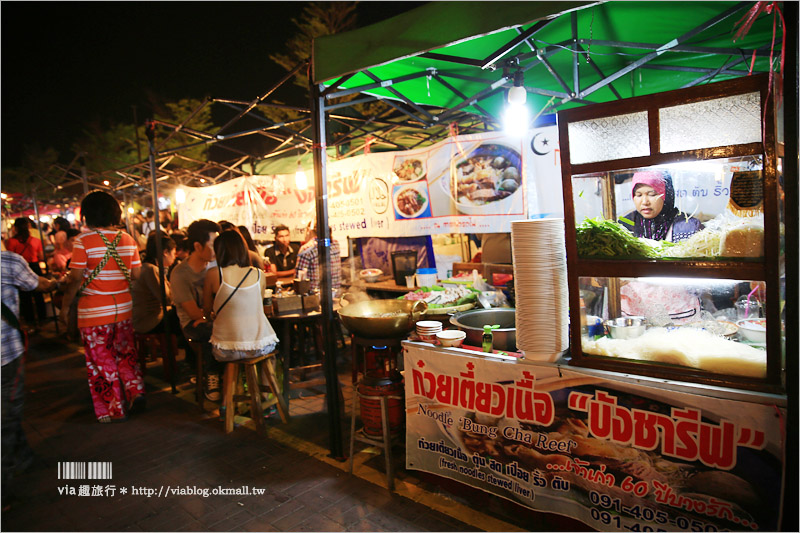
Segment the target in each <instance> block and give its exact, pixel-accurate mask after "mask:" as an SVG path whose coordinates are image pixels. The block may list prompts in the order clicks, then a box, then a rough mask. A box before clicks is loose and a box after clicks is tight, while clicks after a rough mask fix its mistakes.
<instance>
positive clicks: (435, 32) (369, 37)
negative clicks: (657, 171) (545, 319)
mask: <svg viewBox="0 0 800 533" xmlns="http://www.w3.org/2000/svg"><path fill="white" fill-rule="evenodd" d="M754 6H755V3H754V2H606V3H583V2H432V3H431V4H427V5H424V6H422V7H420V8H417V9H415V10H413V11H410V12H408V13H405V14H402V15H399V16H397V17H394V18H392V19H389V20H387V21H384V22H381V23H378V24H374V25H372V26H369V27H366V28H361V29H359V30H355V31H351V32H347V33H342V34H337V35H329V36H325V37H321V38H319V39H317V40H316V41H315V43H314V58H313V63H314V80H315V82H317V83H323V84H325V85H326V86H328V87H331V86H334V88H333V89H329V91H328V92H327V94H326V97H327V98H328V99H329V100H331V99H333V98H336V97H337V96H343V95H347V94H352V93H356V92H359V93H363V94H369V95H372V96H373V97H377V98H380V99H383V100H384V101H395V102H399V103H400V104H401V105H404V106H406V107H405V108H406V109H408V110H409V112H410V113H412V114H414V115H415V116H416V117H418V118H419V119H420V120H421V121H422V122H423V125H431V124H437V123H438V124H442V123H446V121H447V119H448V118H450V117H451V116H452V115H454V114H455V113H456V112H458V111H464V112H470V113H474V114H476V115H481V116H483V117H485V118H486V119H487V120H488V121H489V122H493V123H496V122H497V121H498V119H499V112H500V110H501V109H502V106H503V104H504V99H505V89H506V88H508V87H510V86H511V85H512V81H511V75H513V73H514V72H515V71H516V70H517V69H519V70H521V71H522V73H523V76H524V86H525V88H526V89H527V92H528V105H529V107H530V109H531V110H533V111H534V112H535V113H536V112H540V111H542V110H544V111H545V112H552V111H555V110H556V109H557V108H564V107H569V106H574V105H581V104H587V103H595V102H605V101H610V100H614V99H619V98H628V97H632V96H639V95H643V94H652V93H657V92H663V91H668V90H672V89H677V88H680V87H685V86H691V85H696V84H700V83H708V82H711V81H721V80H725V79H730V78H733V77H738V76H744V75H747V74H748V72H749V70H750V69H751V65H752V70H753V72H765V71H767V70H768V65H769V60H770V53H771V48H775V49H776V51H775V52H773V53H772V54H773V56H774V57H775V58H777V57H779V55H780V50H779V49H780V46H781V41H780V32H779V34H778V35H777V36H776V37H773V16H772V15H768V14H766V13H761V15H760V16H759V17H758V18H757V19H756V20H755V23H754V24H753V26H752V28H750V29H749V31H748V32H747V35H745V36H743V37H739V38H736V33H737V29H738V26H737V23H738V22H739V21H740V20H741V19H743V18H744V17H745V15H747V14H748V11H750V10H751V9H753V8H754ZM493 28H494V29H493ZM469 36H473V37H472V38H469ZM773 39H775V42H773ZM414 106H417V108H415V107H414ZM421 106H433V107H438V108H444V109H445V110H447V111H446V112H445V113H444V116H441V115H440V116H436V117H435V118H434V116H433V114H432V113H428V112H427V111H426V110H425V109H422V108H421Z"/></svg>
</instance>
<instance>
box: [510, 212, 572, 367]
mask: <svg viewBox="0 0 800 533" xmlns="http://www.w3.org/2000/svg"><path fill="white" fill-rule="evenodd" d="M511 250H512V254H513V257H514V289H515V291H516V325H517V349H518V350H519V351H521V352H523V353H524V354H525V358H526V359H530V360H534V361H547V362H553V361H555V360H556V359H558V357H559V356H560V355H561V354H563V353H564V352H565V351H566V350H567V348H568V347H569V289H568V287H567V256H566V248H565V247H564V220H563V219H561V218H543V219H537V220H521V221H518V222H512V223H511Z"/></svg>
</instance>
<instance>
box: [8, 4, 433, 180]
mask: <svg viewBox="0 0 800 533" xmlns="http://www.w3.org/2000/svg"><path fill="white" fill-rule="evenodd" d="M423 3H424V2H361V3H360V4H359V6H358V9H357V11H358V19H357V21H358V25H359V26H364V25H368V24H371V23H374V22H378V21H380V20H383V19H386V18H389V17H391V16H394V15H396V14H398V13H401V12H404V11H407V10H410V9H413V8H415V7H418V6H420V5H422V4H423ZM303 5H304V3H303V2H225V3H222V2H52V3H51V2H2V4H1V5H0V17H1V19H2V78H3V91H2V152H1V153H0V157H1V158H2V166H3V167H11V166H16V165H18V164H19V162H20V152H21V150H22V147H23V146H25V145H27V144H33V143H38V144H39V145H40V146H42V147H47V146H53V147H54V148H56V149H57V150H58V151H59V152H60V153H61V160H63V162H65V163H68V162H69V161H70V160H71V158H72V157H73V156H74V153H73V152H72V151H71V150H70V147H71V145H72V143H73V141H74V139H76V138H77V137H78V135H79V134H80V132H81V131H82V130H83V129H84V127H85V124H87V123H89V122H91V121H101V122H104V123H107V122H108V121H111V120H113V121H117V122H127V123H131V122H133V106H136V107H137V115H138V120H139V122H140V123H141V122H143V121H144V119H145V118H147V117H148V116H150V111H149V108H148V104H147V102H148V99H147V93H148V91H151V92H153V93H156V94H158V95H161V96H163V97H165V98H166V99H168V100H177V99H180V98H189V97H193V98H203V97H204V96H212V97H225V98H238V99H245V100H251V99H253V98H255V97H256V96H258V95H260V94H262V93H264V92H265V91H266V90H267V89H268V88H269V87H271V86H272V85H273V84H274V83H276V82H277V81H278V80H279V79H280V77H281V76H283V75H284V74H285V71H284V70H283V69H282V68H281V67H279V66H277V65H276V64H274V63H273V62H272V61H270V60H269V58H268V55H269V54H270V53H274V52H285V50H286V49H285V47H284V44H283V43H284V42H285V41H286V39H287V38H289V37H290V36H291V35H292V34H294V33H295V31H296V28H295V26H294V24H292V22H291V20H290V19H291V18H293V17H299V16H300V14H301V12H302V8H303Z"/></svg>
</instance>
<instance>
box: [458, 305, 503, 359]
mask: <svg viewBox="0 0 800 533" xmlns="http://www.w3.org/2000/svg"><path fill="white" fill-rule="evenodd" d="M516 312H517V310H516V309H509V308H498V309H476V310H472V311H464V312H463V313H456V314H455V315H453V316H452V317H450V323H451V324H453V325H454V326H456V327H457V328H458V329H460V330H462V331H464V332H466V333H467V338H466V339H465V340H464V344H468V345H469V346H480V345H481V342H482V340H483V326H486V325H490V326H491V325H494V324H499V325H500V329H495V330H493V331H492V337H493V340H494V344H493V346H494V349H495V350H505V351H509V352H515V351H517V322H516Z"/></svg>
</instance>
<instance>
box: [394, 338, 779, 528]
mask: <svg viewBox="0 0 800 533" xmlns="http://www.w3.org/2000/svg"><path fill="white" fill-rule="evenodd" d="M404 363H405V368H406V369H407V370H406V374H405V392H406V428H407V431H406V467H407V468H409V469H414V470H422V471H426V472H430V473H433V474H437V475H440V476H443V477H447V478H451V479H455V480H458V481H460V482H462V483H466V484H468V485H471V486H473V487H476V488H479V489H482V490H484V491H486V492H489V493H492V494H495V495H497V496H501V497H503V498H507V499H509V500H512V501H515V502H517V503H518V504H521V505H523V506H526V507H529V508H531V509H535V510H540V511H547V512H554V513H558V514H562V515H565V516H570V517H573V518H577V519H579V520H581V521H583V522H585V523H586V524H588V525H590V526H592V527H594V528H597V529H598V530H601V531H609V530H616V531H672V530H676V529H677V530H687V531H722V530H740V531H741V530H752V531H755V530H767V531H770V530H775V529H776V528H777V525H778V522H777V520H778V517H779V513H780V509H779V507H780V490H781V482H782V479H781V476H782V474H781V472H782V462H781V457H782V450H781V442H782V437H781V434H780V425H779V423H778V421H779V420H783V419H784V418H785V415H786V413H785V410H784V409H779V408H777V407H775V406H774V405H760V404H754V403H749V402H744V401H735V400H731V399H723V398H714V397H710V396H702V395H697V394H689V393H685V392H676V391H669V390H665V389H657V388H653V387H648V386H643V385H639V384H634V383H629V382H625V381H621V380H616V379H614V378H613V377H610V376H609V377H605V376H604V377H600V376H598V375H589V374H586V373H580V372H574V371H571V370H565V369H559V368H557V367H544V366H534V365H524V364H522V365H520V364H510V363H505V362H502V361H496V360H490V359H484V358H481V357H474V356H470V355H469V354H468V352H466V351H464V353H459V354H449V353H443V352H441V351H435V352H434V351H432V350H428V349H424V348H419V347H415V346H407V347H406V350H405V361H404Z"/></svg>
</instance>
